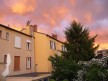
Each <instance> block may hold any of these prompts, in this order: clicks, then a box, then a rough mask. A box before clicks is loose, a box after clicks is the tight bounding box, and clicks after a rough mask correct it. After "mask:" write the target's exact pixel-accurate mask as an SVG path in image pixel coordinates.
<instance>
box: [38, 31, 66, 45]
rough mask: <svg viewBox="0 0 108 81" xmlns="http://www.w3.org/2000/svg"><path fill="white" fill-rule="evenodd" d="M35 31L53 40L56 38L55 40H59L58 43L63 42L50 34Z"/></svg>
mask: <svg viewBox="0 0 108 81" xmlns="http://www.w3.org/2000/svg"><path fill="white" fill-rule="evenodd" d="M36 33H39V34H43V35H46V36H47V37H49V38H51V39H54V40H56V41H58V42H60V43H64V42H62V41H60V40H58V39H55V38H53V37H52V36H50V35H48V34H45V33H41V32H36Z"/></svg>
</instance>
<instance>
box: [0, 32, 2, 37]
mask: <svg viewBox="0 0 108 81" xmlns="http://www.w3.org/2000/svg"><path fill="white" fill-rule="evenodd" d="M1 37H2V31H1V30H0V38H1Z"/></svg>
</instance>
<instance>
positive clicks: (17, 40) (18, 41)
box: [15, 36, 21, 48]
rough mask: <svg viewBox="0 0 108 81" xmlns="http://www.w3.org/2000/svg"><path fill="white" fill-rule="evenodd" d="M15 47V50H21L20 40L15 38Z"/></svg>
mask: <svg viewBox="0 0 108 81" xmlns="http://www.w3.org/2000/svg"><path fill="white" fill-rule="evenodd" d="M15 47H16V48H21V38H20V37H17V36H15Z"/></svg>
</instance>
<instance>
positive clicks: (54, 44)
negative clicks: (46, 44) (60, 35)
mask: <svg viewBox="0 0 108 81" xmlns="http://www.w3.org/2000/svg"><path fill="white" fill-rule="evenodd" d="M50 48H51V49H54V50H55V49H56V43H55V42H54V41H52V40H50Z"/></svg>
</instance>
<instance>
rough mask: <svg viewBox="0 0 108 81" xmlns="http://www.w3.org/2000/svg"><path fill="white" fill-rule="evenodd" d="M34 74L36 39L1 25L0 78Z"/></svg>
mask: <svg viewBox="0 0 108 81" xmlns="http://www.w3.org/2000/svg"><path fill="white" fill-rule="evenodd" d="M31 72H34V38H33V37H32V36H30V35H27V34H24V33H22V32H20V31H17V30H14V29H12V28H9V27H6V26H4V25H0V77H1V80H0V81H3V78H5V76H7V75H8V76H10V75H17V74H23V73H31Z"/></svg>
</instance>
